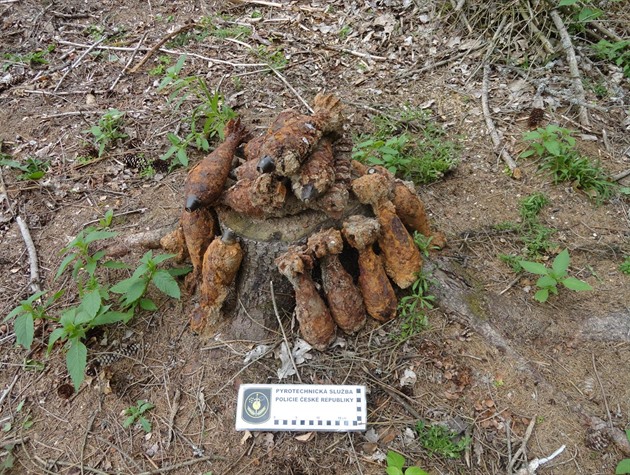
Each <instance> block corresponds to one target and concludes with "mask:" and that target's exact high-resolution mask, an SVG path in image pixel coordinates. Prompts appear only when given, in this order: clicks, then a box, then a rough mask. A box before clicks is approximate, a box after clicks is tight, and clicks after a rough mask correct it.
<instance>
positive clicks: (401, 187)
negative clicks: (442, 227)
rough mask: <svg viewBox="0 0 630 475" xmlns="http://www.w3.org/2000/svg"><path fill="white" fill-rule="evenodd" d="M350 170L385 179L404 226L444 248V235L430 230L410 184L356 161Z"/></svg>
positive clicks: (421, 206)
mask: <svg viewBox="0 0 630 475" xmlns="http://www.w3.org/2000/svg"><path fill="white" fill-rule="evenodd" d="M352 168H353V169H354V170H355V171H356V172H357V173H359V174H360V175H365V174H367V173H368V171H370V172H371V173H379V174H381V175H383V176H385V177H387V178H388V180H389V182H390V187H391V193H390V197H391V201H392V203H394V207H395V208H396V214H397V215H398V217H399V218H400V220H401V221H402V222H403V223H404V224H405V226H407V228H409V229H410V230H412V231H418V232H419V233H421V234H422V235H424V236H426V237H430V238H432V239H431V245H433V246H436V247H438V248H440V249H442V248H444V247H446V237H445V236H444V234H442V233H440V232H436V231H432V230H431V225H430V224H429V218H428V217H427V213H426V210H425V207H424V203H423V202H422V200H421V199H420V197H419V196H418V194H417V193H416V190H415V187H414V184H413V183H412V182H410V181H404V180H400V179H398V178H396V177H395V176H394V175H393V174H392V173H391V172H390V171H389V170H387V169H386V168H385V167H381V166H373V167H368V166H367V165H364V164H363V163H360V162H358V161H356V160H353V161H352Z"/></svg>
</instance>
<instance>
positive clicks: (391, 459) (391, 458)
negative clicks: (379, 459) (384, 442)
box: [385, 450, 429, 475]
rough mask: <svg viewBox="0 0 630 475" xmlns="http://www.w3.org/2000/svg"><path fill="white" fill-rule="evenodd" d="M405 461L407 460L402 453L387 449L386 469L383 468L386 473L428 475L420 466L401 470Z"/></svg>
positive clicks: (394, 474)
mask: <svg viewBox="0 0 630 475" xmlns="http://www.w3.org/2000/svg"><path fill="white" fill-rule="evenodd" d="M406 462H407V461H406V459H405V457H404V456H403V455H401V454H399V453H398V452H394V451H393V450H389V451H388V452H387V469H386V470H385V473H387V475H429V474H428V473H427V472H425V471H424V470H422V469H421V468H420V467H408V468H407V469H406V470H405V471H404V472H403V467H404V466H405V463H406Z"/></svg>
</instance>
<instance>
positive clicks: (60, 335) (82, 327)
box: [47, 289, 133, 391]
mask: <svg viewBox="0 0 630 475" xmlns="http://www.w3.org/2000/svg"><path fill="white" fill-rule="evenodd" d="M101 291H102V289H96V290H92V291H91V292H88V293H86V294H84V295H83V296H82V299H81V303H80V304H79V305H78V306H77V307H71V308H69V309H67V310H66V311H64V312H63V313H62V314H61V318H60V319H59V324H60V325H61V326H60V327H58V328H56V329H55V330H53V332H52V333H51V334H50V337H49V338H48V351H47V354H50V352H51V351H52V349H53V347H54V345H55V343H56V342H57V340H61V341H65V344H64V351H65V353H66V367H67V368H68V373H69V374H70V378H71V379H72V382H73V383H74V388H75V390H77V391H78V389H79V386H80V385H81V383H82V382H83V379H84V373H85V367H86V365H87V347H86V346H85V344H84V343H83V340H84V339H85V337H86V335H87V333H88V331H89V330H91V329H92V328H95V327H98V326H101V325H108V324H111V323H116V322H120V321H124V322H128V321H129V320H130V319H131V317H132V316H133V314H132V313H131V312H118V311H113V310H111V305H104V302H103V295H102V294H101Z"/></svg>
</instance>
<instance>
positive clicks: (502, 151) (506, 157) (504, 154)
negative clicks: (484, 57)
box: [481, 64, 521, 180]
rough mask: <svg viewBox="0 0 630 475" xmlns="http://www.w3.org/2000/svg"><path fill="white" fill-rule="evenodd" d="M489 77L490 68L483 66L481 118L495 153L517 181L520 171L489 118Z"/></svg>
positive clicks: (486, 65)
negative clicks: (483, 120)
mask: <svg viewBox="0 0 630 475" xmlns="http://www.w3.org/2000/svg"><path fill="white" fill-rule="evenodd" d="M489 77H490V66H489V65H488V64H485V65H484V67H483V85H482V88H481V108H482V110H483V116H484V118H485V119H486V127H488V132H489V133H490V138H491V139H492V143H494V149H495V152H497V153H498V154H499V155H500V156H501V158H502V159H503V161H504V162H505V163H506V165H507V166H508V167H509V168H510V172H511V173H512V177H513V178H516V179H517V180H519V179H520V178H521V170H520V169H519V168H518V165H516V162H515V161H514V159H513V158H512V156H511V155H510V154H509V153H508V151H507V150H506V148H505V144H503V143H502V141H501V137H500V136H499V133H498V132H497V129H496V127H495V126H494V122H493V121H492V117H491V116H490V107H488V88H489V84H490V79H489Z"/></svg>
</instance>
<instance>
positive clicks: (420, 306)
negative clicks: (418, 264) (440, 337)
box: [397, 272, 435, 341]
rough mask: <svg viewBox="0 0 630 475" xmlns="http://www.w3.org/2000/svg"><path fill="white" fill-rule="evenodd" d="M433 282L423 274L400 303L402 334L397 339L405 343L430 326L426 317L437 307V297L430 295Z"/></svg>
mask: <svg viewBox="0 0 630 475" xmlns="http://www.w3.org/2000/svg"><path fill="white" fill-rule="evenodd" d="M432 283H433V281H432V280H431V279H430V278H429V277H428V276H427V275H426V274H423V273H422V272H421V273H419V274H418V278H417V279H416V281H415V282H414V283H413V284H412V285H411V291H410V293H409V295H406V296H404V297H402V298H401V299H400V300H399V302H398V314H399V316H400V317H399V318H400V320H401V324H400V334H399V335H398V336H397V339H399V340H401V341H403V340H406V339H408V338H410V337H412V336H414V335H417V334H418V333H420V332H422V331H423V330H425V329H426V328H427V327H428V325H429V319H428V317H427V315H426V311H427V310H431V309H432V308H433V307H434V305H435V295H431V294H430V293H429V287H430V286H431V284H432Z"/></svg>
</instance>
